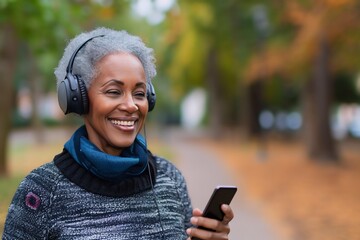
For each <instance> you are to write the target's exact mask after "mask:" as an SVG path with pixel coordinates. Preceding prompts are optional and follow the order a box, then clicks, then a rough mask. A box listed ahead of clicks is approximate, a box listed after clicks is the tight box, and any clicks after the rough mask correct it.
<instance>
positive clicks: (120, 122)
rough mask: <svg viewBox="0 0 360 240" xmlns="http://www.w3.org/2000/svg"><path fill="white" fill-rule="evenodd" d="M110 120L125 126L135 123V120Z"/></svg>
mask: <svg viewBox="0 0 360 240" xmlns="http://www.w3.org/2000/svg"><path fill="white" fill-rule="evenodd" d="M110 121H111V122H112V123H113V124H115V125H118V126H126V127H130V126H134V124H135V121H123V120H115V119H111V120H110Z"/></svg>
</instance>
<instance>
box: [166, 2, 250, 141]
mask: <svg viewBox="0 0 360 240" xmlns="http://www.w3.org/2000/svg"><path fill="white" fill-rule="evenodd" d="M247 2H251V1H242V2H239V1H234V0H228V1H216V0H211V1H205V0H197V1H187V0H179V1H178V4H179V7H178V8H175V9H174V11H172V12H171V13H170V14H169V18H168V21H169V23H168V28H167V36H166V39H167V44H168V45H169V46H170V47H169V49H168V51H169V52H170V53H167V54H169V55H170V56H171V57H169V58H167V60H168V61H166V62H161V63H160V68H161V69H166V72H167V74H168V76H169V77H170V79H171V80H173V81H174V85H175V87H174V91H176V92H175V93H174V95H175V96H177V97H178V98H180V97H181V96H182V95H183V94H184V93H185V92H186V91H188V90H190V89H191V88H194V87H197V86H205V87H206V89H207V92H208V100H209V102H208V106H209V114H210V116H209V124H210V129H211V130H212V131H213V132H214V134H215V135H219V134H220V133H221V131H222V128H223V127H224V126H225V125H229V124H236V123H237V117H238V108H239V103H238V102H239V101H238V100H239V96H240V92H239V82H240V76H241V75H240V73H241V70H242V68H243V65H242V64H241V59H242V57H240V56H243V55H244V52H246V51H247V50H246V49H245V50H244V49H242V48H241V46H240V42H241V40H240V35H239V34H240V32H241V30H240V28H241V26H240V23H241V18H242V17H243V16H242V12H243V11H242V8H243V7H244V6H246V4H248V3H247Z"/></svg>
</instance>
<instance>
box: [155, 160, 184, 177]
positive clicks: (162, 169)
mask: <svg viewBox="0 0 360 240" xmlns="http://www.w3.org/2000/svg"><path fill="white" fill-rule="evenodd" d="M153 156H154V159H155V162H156V167H157V170H158V172H159V173H164V174H166V175H168V176H173V177H176V176H177V177H180V176H181V177H182V174H181V172H180V170H179V169H178V168H177V167H176V166H175V165H174V164H173V163H172V162H170V161H169V160H167V159H165V158H162V157H159V156H156V155H153Z"/></svg>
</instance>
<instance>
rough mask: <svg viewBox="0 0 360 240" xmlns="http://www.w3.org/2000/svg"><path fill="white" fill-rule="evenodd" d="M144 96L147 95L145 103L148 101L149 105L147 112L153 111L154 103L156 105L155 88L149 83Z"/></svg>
mask: <svg viewBox="0 0 360 240" xmlns="http://www.w3.org/2000/svg"><path fill="white" fill-rule="evenodd" d="M146 95H147V101H148V105H149V108H148V109H149V110H148V111H149V112H151V111H152V110H153V109H154V107H155V103H156V93H155V88H154V86H153V85H152V84H151V83H149V84H148V88H147V93H146Z"/></svg>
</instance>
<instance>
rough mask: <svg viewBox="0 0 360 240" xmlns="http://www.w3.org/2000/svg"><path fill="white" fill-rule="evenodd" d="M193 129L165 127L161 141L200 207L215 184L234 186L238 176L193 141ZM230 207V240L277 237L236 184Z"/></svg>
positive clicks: (204, 203) (194, 134)
mask: <svg viewBox="0 0 360 240" xmlns="http://www.w3.org/2000/svg"><path fill="white" fill-rule="evenodd" d="M197 137H198V136H197V133H196V131H191V132H190V131H185V130H181V129H169V130H166V131H162V134H161V138H162V140H163V141H164V142H165V143H166V144H168V145H169V147H170V148H171V151H172V152H173V153H174V155H175V159H174V160H175V161H174V162H175V164H176V166H177V167H178V168H179V169H180V170H181V171H182V173H183V175H184V177H185V179H186V181H187V185H188V190H189V194H190V197H191V200H192V204H193V206H194V207H197V208H200V209H203V208H204V207H205V205H206V202H207V200H208V198H209V197H210V195H211V193H212V191H213V189H214V187H215V186H217V185H237V183H239V179H237V176H232V175H231V174H230V173H229V172H228V170H226V168H225V166H223V165H222V163H221V159H219V158H218V157H217V156H216V155H214V154H212V153H211V152H209V150H208V149H206V148H205V147H204V146H202V145H200V144H196V138H197ZM231 207H232V209H233V211H234V213H235V218H234V220H233V221H232V222H231V233H230V239H231V240H279V239H280V237H279V236H278V235H277V233H276V232H275V230H274V228H273V226H272V225H271V224H270V223H269V222H267V221H266V220H265V218H264V217H263V216H262V215H261V213H260V212H259V211H258V210H257V209H256V207H255V206H252V205H251V203H249V202H247V201H245V198H244V192H243V191H242V189H241V187H240V186H238V191H237V194H236V195H235V197H234V199H233V201H232V203H231Z"/></svg>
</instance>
